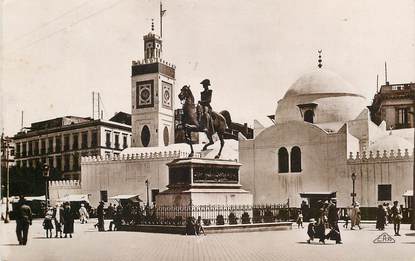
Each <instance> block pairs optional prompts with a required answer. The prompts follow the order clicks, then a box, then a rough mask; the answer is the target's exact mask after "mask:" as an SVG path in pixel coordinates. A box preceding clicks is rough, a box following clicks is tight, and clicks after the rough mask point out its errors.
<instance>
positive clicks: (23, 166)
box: [22, 160, 27, 168]
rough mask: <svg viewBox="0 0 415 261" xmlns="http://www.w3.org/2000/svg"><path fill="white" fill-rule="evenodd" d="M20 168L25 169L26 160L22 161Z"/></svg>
mask: <svg viewBox="0 0 415 261" xmlns="http://www.w3.org/2000/svg"><path fill="white" fill-rule="evenodd" d="M22 168H27V160H22Z"/></svg>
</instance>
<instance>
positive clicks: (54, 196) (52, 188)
mask: <svg viewBox="0 0 415 261" xmlns="http://www.w3.org/2000/svg"><path fill="white" fill-rule="evenodd" d="M72 194H81V183H80V182H79V181H78V180H57V181H49V197H50V201H51V203H52V205H53V204H55V203H56V201H57V200H58V199H59V198H62V197H65V196H67V195H72Z"/></svg>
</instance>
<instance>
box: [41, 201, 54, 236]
mask: <svg viewBox="0 0 415 261" xmlns="http://www.w3.org/2000/svg"><path fill="white" fill-rule="evenodd" d="M52 215H53V210H52V209H51V208H49V209H48V211H47V212H46V215H45V219H44V220H43V229H45V230H46V238H49V237H50V238H52V229H53V224H52Z"/></svg>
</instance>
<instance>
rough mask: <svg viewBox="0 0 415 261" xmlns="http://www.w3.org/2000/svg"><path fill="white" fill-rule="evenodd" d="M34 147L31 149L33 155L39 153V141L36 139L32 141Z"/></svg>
mask: <svg viewBox="0 0 415 261" xmlns="http://www.w3.org/2000/svg"><path fill="white" fill-rule="evenodd" d="M33 144H34V149H33V155H39V141H38V140H36V141H34V142H33Z"/></svg>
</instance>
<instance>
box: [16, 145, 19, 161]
mask: <svg viewBox="0 0 415 261" xmlns="http://www.w3.org/2000/svg"><path fill="white" fill-rule="evenodd" d="M18 157H20V143H16V158H18Z"/></svg>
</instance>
